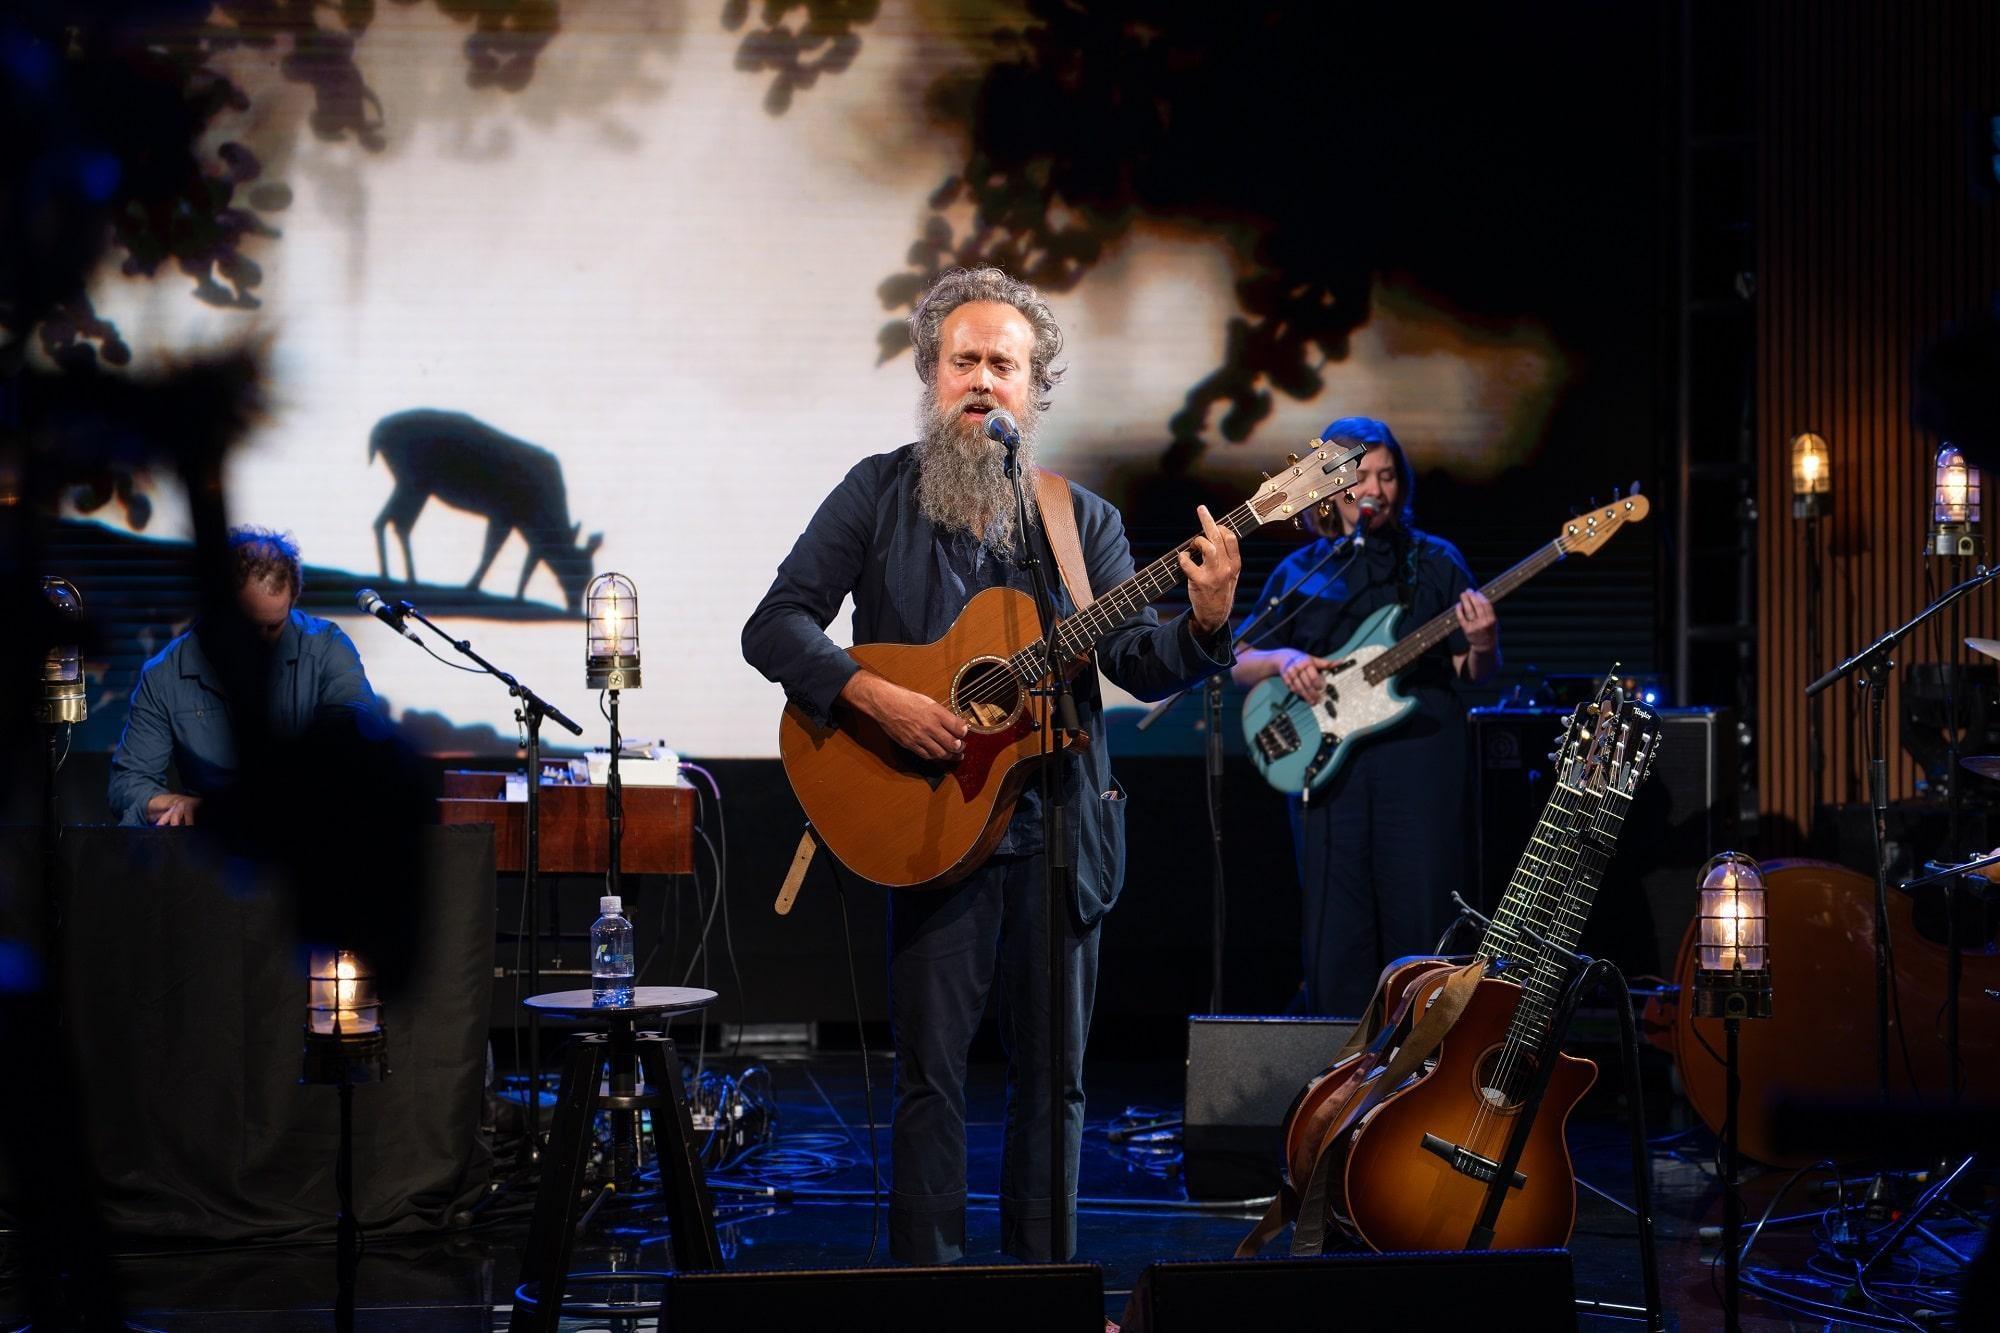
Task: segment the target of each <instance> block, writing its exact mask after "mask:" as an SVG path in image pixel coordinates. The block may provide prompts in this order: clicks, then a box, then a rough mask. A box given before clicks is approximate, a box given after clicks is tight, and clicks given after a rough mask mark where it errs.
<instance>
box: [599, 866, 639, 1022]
mask: <svg viewBox="0 0 2000 1333" xmlns="http://www.w3.org/2000/svg"><path fill="white" fill-rule="evenodd" d="M597 910H598V911H600V912H602V913H603V914H604V915H602V916H600V917H598V918H597V920H596V921H595V922H593V923H592V924H591V927H590V993H591V1003H592V1004H595V1005H596V1006H597V1007H598V1008H600V1009H606V1008H610V1009H616V1008H622V1007H623V1006H625V1005H629V1004H631V1003H632V974H633V971H634V970H635V969H634V967H633V961H632V923H631V922H630V921H628V920H626V919H625V914H624V912H623V910H621V905H620V903H619V901H618V899H617V898H615V897H613V896H611V895H609V894H606V895H605V896H604V897H602V898H599V899H598V900H597Z"/></svg>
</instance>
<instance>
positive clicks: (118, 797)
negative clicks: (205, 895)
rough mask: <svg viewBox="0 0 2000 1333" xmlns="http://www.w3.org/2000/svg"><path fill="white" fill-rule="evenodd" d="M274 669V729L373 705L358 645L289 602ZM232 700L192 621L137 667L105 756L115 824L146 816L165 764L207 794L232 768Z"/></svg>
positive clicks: (298, 727)
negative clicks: (325, 712) (120, 724)
mask: <svg viewBox="0 0 2000 1333" xmlns="http://www.w3.org/2000/svg"><path fill="white" fill-rule="evenodd" d="M272 651H273V653H274V655H275V660H274V662H273V664H272V670H271V680H270V684H271V698H270V710H271V712H270V718H271V728H272V730H273V732H275V733H276V734H277V735H279V736H296V735H298V734H299V733H300V732H302V731H304V730H305V729H306V727H307V725H308V724H309V723H311V721H312V720H313V715H314V714H315V713H317V712H318V711H319V710H320V709H322V708H343V707H344V708H364V709H367V710H369V711H370V712H374V711H376V710H377V709H378V707H379V706H378V705H377V703H376V701H375V692H374V691H373V690H371V689H369V687H368V677H367V676H366V675H364V674H363V673H362V670H361V654H359V653H357V652H356V651H355V650H354V643H353V641H352V640H350V639H349V638H348V637H347V636H346V635H345V634H343V633H341V631H340V627H339V626H338V625H336V624H334V623H333V622H332V621H330V620H321V619H320V618H319V617H318V616H309V615H307V614H306V613H305V612H303V611H298V610H294V611H293V612H292V614H291V621H290V623H289V624H287V625H286V626H285V629H284V632H283V633H282V634H281V635H279V636H278V643H277V646H276V648H274V649H273V650H272ZM231 707H232V705H231V703H230V700H229V698H228V696H227V695H225V694H224V693H223V691H222V678H221V677H220V676H219V675H217V673H216V670H215V667H214V665H213V664H212V663H211V662H210V661H209V660H208V655H207V654H206V653H204V652H203V651H202V648H201V639H200V638H199V637H198V636H197V635H196V633H195V631H194V630H188V631H187V632H186V633H184V634H181V635H179V636H177V637H176V638H174V639H173V640H172V641H171V642H170V643H168V644H167V646H166V647H164V648H162V649H161V650H160V651H159V652H157V653H155V654H154V655H153V656H152V658H150V659H149V660H148V661H147V663H146V665H145V666H143V667H141V668H139V683H138V684H137V685H135V686H134V687H133V688H132V698H131V700H130V703H129V706H128V711H127V712H126V715H125V732H124V734H123V735H122V736H120V737H119V738H118V749H117V752H116V753H115V754H113V755H112V756H111V790H110V793H109V794H110V800H111V808H112V809H113V810H115V811H117V812H118V822H119V823H121V824H146V823H150V822H151V821H150V820H148V819H147V818H146V802H148V801H150V800H152V799H153V797H155V796H157V795H159V794H160V793H161V792H164V791H166V790H167V764H168V761H170V760H171V761H172V763H173V766H174V768H175V769H176V770H177V771H178V772H179V773H180V778H181V785H182V786H184V787H185V788H186V789H187V791H188V792H189V793H190V794H191V795H195V796H209V795H212V794H214V793H215V792H218V791H220V790H222V789H223V788H224V787H226V786H228V785H229V784H230V783H231V782H232V781H234V780H235V777H236V737H235V732H234V730H233V729H232V727H231V726H230V717H229V715H230V709H231Z"/></svg>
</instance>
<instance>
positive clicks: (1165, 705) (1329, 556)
mask: <svg viewBox="0 0 2000 1333" xmlns="http://www.w3.org/2000/svg"><path fill="white" fill-rule="evenodd" d="M1356 531H1357V532H1358V531H1359V529H1356ZM1365 544H1366V543H1365V541H1364V540H1363V539H1360V538H1358V537H1353V536H1350V537H1348V538H1345V539H1343V540H1341V541H1336V542H1330V543H1328V546H1327V552H1326V554H1325V555H1323V556H1321V557H1320V558H1319V559H1318V560H1317V561H1315V562H1314V563H1313V566H1312V568H1310V569H1308V570H1307V571H1306V572H1305V573H1304V574H1303V575H1302V576H1301V577H1300V579H1299V581H1298V582H1297V583H1296V584H1294V585H1292V587H1290V588H1287V589H1286V590H1285V591H1284V592H1282V593H1279V594H1278V595H1277V596H1276V597H1273V598H1272V599H1271V600H1270V601H1268V602H1266V603H1265V604H1264V607H1263V609H1262V610H1260V611H1259V612H1258V613H1257V614H1256V615H1255V616H1253V617H1251V618H1250V619H1249V620H1248V621H1246V622H1244V625H1243V628H1242V629H1241V630H1239V631H1238V632H1237V634H1236V635H1235V637H1234V638H1233V639H1232V642H1234V643H1248V642H1250V639H1251V636H1252V635H1253V634H1256V633H1261V632H1263V630H1262V627H1263V624H1264V621H1265V620H1266V619H1268V618H1269V617H1270V616H1271V614H1272V613H1273V612H1275V611H1276V610H1277V609H1278V607H1279V605H1280V604H1281V603H1283V602H1284V600H1285V598H1286V597H1288V596H1290V595H1291V594H1292V593H1293V592H1296V591H1297V590H1298V589H1300V588H1302V587H1304V586H1305V585H1306V583H1307V582H1308V581H1309V580H1310V579H1311V578H1312V576H1313V575H1315V574H1317V573H1319V572H1320V571H1321V570H1322V569H1325V568H1326V567H1327V565H1328V564H1329V563H1330V562H1331V561H1332V560H1333V558H1334V557H1335V556H1337V555H1340V554H1342V553H1343V552H1346V553H1347V564H1352V563H1353V562H1354V557H1355V554H1358V553H1359V551H1360V549H1361V547H1362V546H1363V545H1365ZM1347 564H1343V565H1342V566H1341V567H1340V568H1339V569H1337V570H1335V571H1334V576H1335V577H1338V576H1339V575H1341V574H1343V573H1345V572H1346V570H1347ZM1303 609H1304V608H1303V607H1301V608H1300V610H1303ZM1297 614H1298V612H1297V611H1294V612H1293V613H1292V615H1291V616H1287V617H1285V620H1281V621H1279V622H1278V623H1277V624H1276V625H1273V626H1271V628H1272V629H1274V630H1275V629H1278V628H1281V627H1282V626H1283V625H1284V624H1285V622H1286V621H1288V620H1290V619H1292V616H1296V615H1297ZM1201 686H1202V713H1203V716H1204V718H1205V719H1206V723H1205V725H1206V726H1207V729H1208V735H1207V736H1206V737H1205V738H1204V740H1203V747H1204V750H1205V752H1206V762H1205V763H1204V764H1203V765H1202V788H1203V792H1204V794H1205V795H1206V796H1207V798H1208V828H1209V841H1210V844H1211V848H1210V864H1209V885H1210V891H1209V903H1210V906H1211V909H1212V912H1213V920H1212V922H1211V924H1210V927H1209V936H1210V952H1209V973H1208V975H1209V983H1208V1012H1210V1013H1211V1014H1219V1013H1221V1012H1222V961H1223V938H1224V932H1225V930H1226V929H1227V927H1228V922H1229V912H1228V897H1227V895H1226V891H1225V888H1224V884H1223V862H1222V673H1221V672H1217V673H1216V674H1214V675H1212V676H1210V677H1208V678H1207V679H1206V680H1204V681H1203V682H1201ZM1193 689H1194V686H1192V685H1186V686H1183V687H1182V688H1180V689H1178V690H1175V691H1174V692H1173V693H1172V694H1170V695H1168V696H1167V697H1166V698H1164V699H1162V700H1160V702H1158V703H1156V704H1154V705H1153V706H1152V707H1151V708H1149V709H1147V710H1146V715H1145V716H1144V717H1142V718H1140V719H1139V724H1138V730H1140V731H1144V730H1146V729H1147V728H1148V727H1150V726H1152V725H1153V724H1154V723H1155V722H1158V721H1159V720H1160V719H1161V718H1163V717H1165V716H1166V715H1167V714H1168V712H1170V711H1171V710H1172V709H1173V706H1174V705H1175V704H1177V703H1179V702H1180V701H1181V700H1182V699H1183V698H1185V697H1186V696H1187V694H1188V693H1189V692H1190V691H1192V690H1193Z"/></svg>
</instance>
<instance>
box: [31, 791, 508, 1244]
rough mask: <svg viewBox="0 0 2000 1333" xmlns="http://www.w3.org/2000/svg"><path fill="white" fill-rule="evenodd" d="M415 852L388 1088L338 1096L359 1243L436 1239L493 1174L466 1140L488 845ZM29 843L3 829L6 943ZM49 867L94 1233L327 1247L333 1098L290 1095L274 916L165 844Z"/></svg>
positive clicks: (117, 840) (291, 1060) (91, 852)
mask: <svg viewBox="0 0 2000 1333" xmlns="http://www.w3.org/2000/svg"><path fill="white" fill-rule="evenodd" d="M423 834H424V839H423V844H422V846H423V879H422V881H421V882H422V883H423V884H424V885H425V886H426V888H427V890H428V891H427V892H425V893H424V894H422V895H421V897H420V899H419V900H417V901H415V902H413V903H412V904H411V908H410V910H411V914H412V921H411V924H412V926H413V927H414V928H415V929H417V930H418V931H419V932H420V934H419V935H418V938H419V939H420V940H422V941H423V944H422V946H421V948H420V950H419V954H418V958H417V965H416V968H415V971H414V975H413V976H412V978H411V981H410V984H409V985H408V986H407V987H406V988H405V989H404V990H402V991H401V992H400V993H397V994H393V995H391V996H390V997H389V998H388V1007H387V1009H386V1011H385V1020H386V1023H387V1026H388V1030H389V1047H388V1059H389V1068H390V1070H391V1073H390V1076H389V1077H388V1078H387V1079H386V1080H384V1081H382V1082H380V1083H373V1084H367V1085H362V1086H359V1087H357V1088H356V1090H355V1093H354V1138H355V1142H354V1163H355V1181H354V1185H355V1207H356V1212H357V1213H358V1215H359V1216H360V1219H361V1221H362V1224H363V1225H364V1226H366V1227H368V1228H369V1229H370V1230H371V1231H373V1230H377V1229H379V1230H382V1231H390V1232H397V1231H417V1230H423V1229H429V1228H436V1227H443V1226H446V1225H449V1220H450V1218H451V1217H452V1215H453V1214H454V1213H456V1212H458V1211H459V1210H461V1209H463V1208H466V1207H468V1206H469V1205H470V1204H471V1203H472V1202H473V1201H474V1200H475V1199H477V1198H478V1197H479V1196H480V1194H481V1192H482V1191H483V1190H484V1188H485V1186H486V1183H487V1179H488V1177H489V1175H490V1173H491V1168H492V1157H491V1151H490V1148H489V1147H488V1145H487V1144H486V1143H485V1142H484V1141H483V1140H482V1139H481V1137H480V1135H479V1119H480V1104H481V1096H482V1084H483V1080H484V1075H485V1060H486V1054H485V1043H486V1018H487V1014H486V1008H487V1004H488V1000H489V995H490V992H491V990H492V984H493V981H492V978H493V886H494V870H493V841H492V831H491V830H490V829H488V828H484V827H477V826H469V827H451V828H426V829H424V830H423ZM39 839H40V834H39V831H38V830H36V829H33V828H9V829H0V884H4V885H5V886H7V889H8V892H6V893H4V894H0V933H5V934H12V933H15V931H16V929H18V928H19V927H20V926H22V925H23V924H25V921H24V914H27V915H32V916H39V911H38V900H39V897H40V885H41V874H40V858H39V855H38V851H37V849H38V846H39ZM62 866H63V872H64V882H65V884H66V890H67V907H66V911H65V913H64V915H65V917H66V924H65V931H64V940H65V948H64V957H65V960H66V965H67V968H68V977H67V984H66V987H65V989H66V992H67V996H68V1005H67V1015H66V1019H65V1022H66V1029H67V1033H68V1038H69V1040H68V1047H69V1049H70V1051H71V1052H72V1059H73V1061H74V1064H75V1068H76V1071H77V1083H78V1092H79V1097H80V1101H81V1107H80V1112H81V1118H82V1128H83V1137H84V1142H85V1144H86V1148H85V1155H86V1157H87V1159H88V1160H87V1162H86V1163H84V1164H83V1165H84V1166H85V1167H86V1168H87V1171H86V1173H85V1174H84V1176H83V1179H84V1180H86V1181H88V1182H89V1184H90V1185H91V1187H93V1188H94V1190H95V1192H96V1194H97V1198H98V1205H99V1208H100V1210H101V1213H102V1216H103V1220H104V1222H105V1224H106V1225H107V1226H108V1227H110V1228H111V1229H112V1230H114V1231H117V1232H120V1233H125V1234H143V1235H147V1236H153V1237H169V1236H171V1237H183V1236H184V1237H204V1238H212V1239H218V1240H241V1239H246V1238H251V1237H283V1236H299V1235H304V1234H307V1233H312V1232H325V1231H330V1230H331V1229H332V1226H333V1219H334V1214H335V1211H336V1202H335V1197H334V1183H333V1166H334V1152H335V1147H336V1144H337V1141H338V1137H339V1103H338V1094H337V1093H336V1091H335V1090H334V1089H332V1088H329V1087H313V1086H306V1085H302V1084H301V1083H300V1082H299V1081H298V1079H299V1068H300V1049H301V1041H302V1038H301V1031H302V1028H303V1025H304V1022H305V1001H306V984H305V966H304V956H303V953H302V951H301V946H300V944H299V942H298V938H297V931H296V928H295V925H294V914H293V912H292V909H291V907H290V905H289V904H288V903H287V901H286V900H285V898H284V896H283V895H279V894H274V893H271V892H268V891H266V889H265V888H264V887H263V886H261V885H260V884H259V883H258V881H257V879H256V877H255V875H254V874H252V873H250V872H248V871H246V870H245V869H244V868H243V867H242V865H241V863H232V862H230V861H228V860H227V859H226V858H225V856H224V854H223V853H222V851H221V850H220V849H219V848H217V847H216V846H215V845H214V844H213V843H212V842H210V841H209V840H207V839H205V838H203V837H201V836H200V834H199V833H196V832H189V831H187V830H180V829H122V828H69V829H66V830H65V831H64V833H63V840H62ZM7 1081H8V1082H9V1083H10V1084H11V1085H12V1086H11V1088H10V1090H9V1091H8V1092H7V1093H6V1094H5V1095H7V1096H17V1097H18V1096H34V1095H36V1088H37V1080H36V1077H35V1071H32V1070H26V1069H18V1068H14V1069H9V1070H8V1071H7ZM16 1146H18V1145H16ZM11 1196H12V1191H11V1188H10V1183H9V1182H7V1181H4V1180H0V1200H6V1199H9V1198H11ZM8 1211H10V1212H11V1211H12V1209H9V1210H8Z"/></svg>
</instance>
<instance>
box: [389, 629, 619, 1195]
mask: <svg viewBox="0 0 2000 1333" xmlns="http://www.w3.org/2000/svg"><path fill="white" fill-rule="evenodd" d="M395 609H396V610H397V611H398V612H400V613H401V614H402V615H403V616H405V617H407V618H408V619H411V620H414V621H416V622H417V623H418V624H419V625H422V626H423V627H424V628H425V629H427V630H429V631H430V632H431V633H433V634H435V635H437V636H438V637H439V638H440V639H443V640H444V641H445V642H446V643H448V644H450V645H451V646H452V647H453V648H455V649H457V650H458V652H459V653H460V654H461V655H462V656H465V657H468V658H470V659H471V660H472V661H473V662H474V663H476V664H477V665H478V667H479V669H480V670H482V671H484V672H485V673H486V674H487V675H489V676H492V677H493V678H494V679H496V680H498V681H499V682H500V683H501V684H502V685H505V686H506V687H507V693H508V694H511V695H512V696H514V697H515V698H516V699H519V700H520V701H521V706H520V707H519V708H518V709H516V710H515V712H514V716H515V717H516V718H518V719H520V721H521V724H522V725H523V726H524V727H526V728H527V732H528V831H527V844H528V845H527V847H526V849H525V850H526V853H527V854H526V856H525V857H523V859H522V862H521V892H522V893H523V894H525V895H526V896H527V899H528V993H529V994H530V995H538V994H540V993H541V989H542V963H541V935H542V905H541V902H540V900H539V899H538V898H537V897H536V889H537V883H536V880H537V875H536V869H537V867H538V866H539V865H540V864H541V856H542V719H543V718H545V717H546V718H550V719H553V720H554V722H555V723H556V725H558V726H560V727H563V728H564V729H566V730H567V731H569V732H570V734H572V735H575V736H581V735H583V728H582V727H580V726H578V725H577V724H576V723H574V722H572V721H570V719H569V718H568V717H566V716H564V714H563V711H562V710H561V709H560V708H557V707H556V706H555V705H554V704H552V703H550V702H549V701H548V700H546V699H544V698H543V697H542V696H541V695H539V694H536V693H535V692H534V691H533V690H531V689H529V688H528V687H527V686H526V685H523V684H522V683H521V682H520V681H518V680H516V679H514V677H513V676H511V675H509V674H508V673H507V672H505V671H502V670H501V669H500V668H499V667H497V666H494V665H493V664H492V663H491V662H489V661H487V660H486V659H485V658H483V657H481V656H480V655H479V654H478V653H476V652H474V651H473V650H472V641H471V640H470V639H454V638H452V637H451V635H449V634H447V633H445V632H444V631H443V630H442V629H440V628H438V626H437V625H435V624H433V623H432V622H431V621H430V620H429V619H428V618H427V617H426V616H425V615H424V613H423V612H421V611H419V610H417V608H416V607H414V606H411V605H410V604H409V603H408V602H398V603H396V607H395ZM541 1043H542V1029H541V1015H540V1011H539V1010H536V1009H532V1008H531V1009H529V1011H528V1155H529V1157H530V1158H533V1159H537V1160H539V1158H540V1157H541V1145H542V1044H541Z"/></svg>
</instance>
